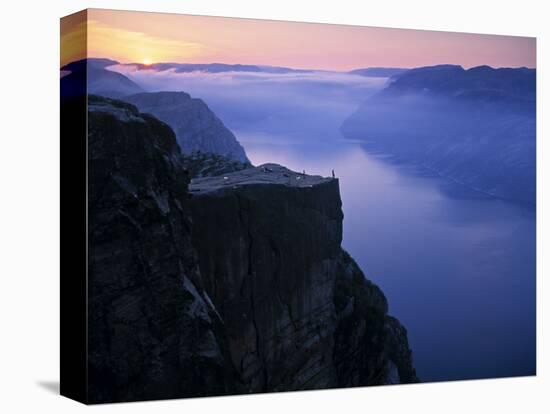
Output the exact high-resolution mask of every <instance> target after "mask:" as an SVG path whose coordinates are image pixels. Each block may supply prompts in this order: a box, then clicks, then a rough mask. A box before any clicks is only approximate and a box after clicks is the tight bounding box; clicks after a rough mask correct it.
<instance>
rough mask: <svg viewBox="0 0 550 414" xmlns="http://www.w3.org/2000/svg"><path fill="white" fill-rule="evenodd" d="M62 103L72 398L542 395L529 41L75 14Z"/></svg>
mask: <svg viewBox="0 0 550 414" xmlns="http://www.w3.org/2000/svg"><path fill="white" fill-rule="evenodd" d="M60 78H61V79H60V82H61V133H62V137H61V148H62V149H61V151H62V194H64V198H63V201H62V213H63V212H64V213H63V221H64V228H63V229H62V243H63V245H62V246H63V247H62V252H63V253H62V276H61V277H62V299H61V300H62V310H61V311H62V315H61V318H62V326H61V329H62V350H61V351H62V367H61V368H62V369H61V376H62V377H61V392H62V393H63V394H65V395H67V396H69V397H72V398H76V399H78V400H80V401H83V402H86V403H105V402H123V401H136V400H148V399H161V398H182V397H205V396H219V395H234V394H251V393H264V392H276V391H298V390H318V389H327V388H340V387H357V386H370V385H385V384H411V383H419V382H422V383H424V382H434V381H451V380H467V379H481V378H499V377H510V376H530V375H535V374H536V329H535V325H536V323H535V322H536V306H535V296H536V295H535V293H536V292H535V287H536V286H535V284H536V277H535V276H536V275H535V272H536V267H535V252H536V245H535V229H536V220H535V217H536V214H535V213H536V162H535V161H536V39H534V38H527V37H515V36H501V35H498V36H497V35H488V34H468V33H451V32H436V31H424V30H403V29H390V28H375V27H358V26H346V25H335V24H314V23H298V22H286V21H268V20H253V19H236V18H224V17H206V16H191V15H180V14H163V13H145V12H134V11H113V10H101V9H89V10H85V11H82V12H79V13H76V14H73V15H70V16H67V17H65V18H63V19H62V20H61V67H60ZM64 180H65V181H64ZM69 180H74V182H76V184H74V182H73V181H71V183H70V184H69ZM74 321H78V322H77V323H75V322H74Z"/></svg>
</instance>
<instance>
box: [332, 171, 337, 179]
mask: <svg viewBox="0 0 550 414" xmlns="http://www.w3.org/2000/svg"><path fill="white" fill-rule="evenodd" d="M332 178H336V176H335V175H334V170H332Z"/></svg>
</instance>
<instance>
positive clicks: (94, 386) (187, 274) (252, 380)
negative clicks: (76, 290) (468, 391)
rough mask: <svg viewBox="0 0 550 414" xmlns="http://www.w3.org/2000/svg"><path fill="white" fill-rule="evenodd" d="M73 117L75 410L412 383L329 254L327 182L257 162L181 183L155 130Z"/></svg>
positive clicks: (389, 339) (348, 267) (121, 112)
mask: <svg viewBox="0 0 550 414" xmlns="http://www.w3.org/2000/svg"><path fill="white" fill-rule="evenodd" d="M88 109H89V113H88V124H89V135H88V147H89V154H88V163H89V177H88V179H89V223H88V225H89V234H88V243H89V275H88V286H89V292H88V294H89V302H88V315H89V319H88V330H89V337H88V351H89V355H88V367H87V372H88V375H89V376H88V384H89V390H88V400H89V402H92V403H94V402H115V401H131V400H145V399H156V398H178V397H197V396H209V395H228V394H242V393H254V392H265V391H290V390H300V389H316V388H328V387H343V386H360V385H374V384H388V383H405V382H414V381H416V380H417V378H416V375H415V371H414V368H413V365H412V358H411V352H410V349H409V347H408V344H407V335H406V331H405V329H404V328H403V327H402V326H401V325H400V324H399V322H398V321H397V320H396V319H394V318H392V317H390V316H388V315H387V309H388V308H387V301H386V298H385V297H384V295H383V293H382V292H381V291H380V289H379V288H378V287H376V286H375V285H374V284H372V283H371V282H369V281H368V280H367V279H365V277H364V275H363V273H362V272H361V270H360V269H359V267H358V266H357V264H356V263H355V262H354V261H353V259H352V258H351V257H350V256H349V255H348V254H347V253H346V252H345V251H343V250H342V248H341V247H340V244H341V240H342V220H343V214H342V209H341V200H340V194H339V184H338V180H337V179H332V178H323V177H312V176H307V175H305V174H300V173H295V172H293V171H290V170H288V169H286V168H284V167H281V166H278V165H275V164H267V165H263V166H260V167H257V168H249V169H245V170H242V171H236V172H231V173H227V174H224V175H222V176H217V177H206V178H197V179H195V180H193V181H192V182H191V183H190V184H189V181H190V178H189V172H188V171H187V169H186V168H185V160H184V157H182V155H181V153H180V149H179V147H178V145H177V143H176V138H175V135H174V133H173V131H172V130H171V129H170V127H169V126H168V125H166V124H165V123H163V122H161V121H159V120H157V119H156V118H154V117H153V116H151V115H147V114H142V113H140V112H139V111H138V110H137V108H136V107H134V106H133V105H130V104H127V103H124V102H121V101H116V100H112V99H107V98H101V97H96V96H90V98H89V106H88ZM188 186H189V188H188Z"/></svg>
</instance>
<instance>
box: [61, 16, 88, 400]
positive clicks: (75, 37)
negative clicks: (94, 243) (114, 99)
mask: <svg viewBox="0 0 550 414" xmlns="http://www.w3.org/2000/svg"><path fill="white" fill-rule="evenodd" d="M86 23H87V12H86V11H81V12H78V13H75V14H72V15H70V16H67V17H64V18H62V19H61V65H60V69H61V70H60V78H61V79H60V92H61V97H60V103H61V108H60V116H61V118H60V131H61V148H60V151H61V167H60V170H61V200H60V201H61V202H60V205H61V249H60V250H61V260H60V262H61V284H60V285H61V295H60V297H61V304H60V305H61V312H60V314H61V338H60V343H61V356H60V360H61V367H60V377H61V380H60V392H61V394H62V395H64V396H66V397H69V398H72V399H75V400H77V401H80V402H83V403H85V402H86V401H87V311H86V309H87V273H88V271H87V248H88V246H87V235H86V234H87V125H86V124H87V122H86V120H87V114H86V109H87V96H86V78H87V76H86V69H85V67H86V65H85V58H86V53H87V27H86ZM79 65H83V68H84V70H75V68H76V66H79Z"/></svg>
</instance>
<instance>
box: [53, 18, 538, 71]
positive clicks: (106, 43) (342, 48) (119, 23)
mask: <svg viewBox="0 0 550 414" xmlns="http://www.w3.org/2000/svg"><path fill="white" fill-rule="evenodd" d="M87 13H88V24H87V45H88V56H93V57H106V58H111V59H115V60H117V61H120V62H122V63H135V62H137V63H144V64H150V63H156V62H180V63H183V62H190V63H211V62H222V63H241V64H261V65H274V66H289V67H294V68H310V69H311V68H314V69H327V70H351V69H355V68H360V67H369V66H370V67H372V66H387V67H417V66H426V65H434V64H441V63H453V64H460V65H462V66H464V67H472V66H477V65H482V64H486V65H490V66H494V67H503V66H506V67H517V66H528V67H535V65H536V58H535V56H536V53H535V52H536V41H535V39H534V38H527V37H512V36H495V35H477V34H467V33H452V32H435V31H423V30H402V29H385V28H373V27H360V26H344V25H334V24H314V23H294V22H283V21H271V20H253V19H235V18H222V17H205V16H189V15H181V14H164V13H145V12H130V11H111V10H98V9H89V10H88V12H87ZM82 30H83V28H82V27H80V28H79V27H77V26H75V27H73V29H72V30H69V31H65V32H63V36H62V37H63V39H62V41H65V42H68V43H70V42H74V41H75V40H74V39H75V38H78V36H82V33H83V32H82ZM77 55H78V54H75V53H74V52H73V53H71V48H64V55H63V56H62V58H61V61H62V64H64V63H68V62H70V61H71V60H74V59H75V57H76V56H77Z"/></svg>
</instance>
